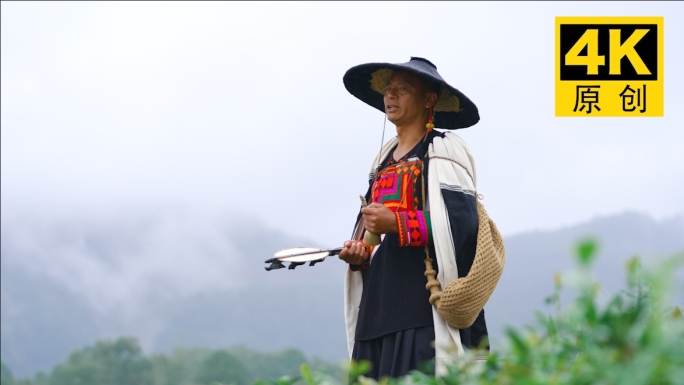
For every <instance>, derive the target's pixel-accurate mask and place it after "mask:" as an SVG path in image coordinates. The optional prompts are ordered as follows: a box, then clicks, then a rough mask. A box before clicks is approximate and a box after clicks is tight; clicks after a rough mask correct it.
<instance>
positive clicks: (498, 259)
mask: <svg viewBox="0 0 684 385" xmlns="http://www.w3.org/2000/svg"><path fill="white" fill-rule="evenodd" d="M475 200H476V202H477V214H478V229H477V245H476V247H475V259H474V260H473V265H472V267H471V268H470V271H469V272H468V275H467V276H465V277H462V278H458V279H455V280H453V281H451V282H449V284H447V286H446V288H444V291H442V290H441V287H440V283H439V281H438V280H437V279H436V278H435V274H436V272H435V269H434V268H433V266H432V258H430V256H429V255H428V257H427V258H426V259H425V276H426V277H427V281H428V282H427V285H425V287H426V288H427V289H428V290H429V291H430V303H431V304H432V305H433V306H435V307H436V308H437V311H438V312H439V314H440V315H441V316H442V318H444V320H445V321H446V322H447V323H448V324H449V325H451V326H453V327H454V328H456V329H465V328H468V327H470V326H471V325H472V324H473V322H475V319H476V318H477V316H478V314H479V313H480V310H482V308H483V307H484V305H485V304H486V303H487V301H488V300H489V297H491V295H492V293H493V292H494V289H495V288H496V284H497V283H498V282H499V278H501V273H502V272H503V269H504V264H505V262H506V255H505V254H506V253H505V250H504V243H503V239H502V238H501V234H500V233H499V230H498V229H497V228H496V224H494V221H492V219H491V218H489V216H488V215H487V211H486V210H485V208H484V205H482V203H480V201H479V200H477V198H476V199H475ZM457 258H458V256H457Z"/></svg>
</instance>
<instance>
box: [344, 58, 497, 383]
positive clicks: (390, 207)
mask: <svg viewBox="0 0 684 385" xmlns="http://www.w3.org/2000/svg"><path fill="white" fill-rule="evenodd" d="M344 84H345V87H346V88H347V90H348V91H349V92H350V93H351V94H352V95H354V96H356V97H357V98H359V99H361V100H362V101H364V102H365V103H367V104H369V105H371V106H373V107H375V108H376V109H378V110H380V111H382V112H383V113H385V114H386V116H387V119H388V120H390V121H391V122H392V123H394V125H395V126H396V129H397V136H396V137H395V138H392V139H391V140H389V141H388V143H386V144H385V145H384V146H383V147H382V149H381V151H380V153H379V154H378V155H377V156H376V157H375V159H374V161H373V163H372V166H371V170H370V180H369V189H368V192H367V193H366V196H365V199H366V201H367V202H369V203H370V205H368V206H367V207H364V208H363V209H362V210H361V212H360V213H359V217H358V220H357V224H356V226H355V230H354V236H353V240H350V241H347V242H345V243H344V249H343V250H342V252H341V253H340V258H341V259H342V260H344V261H346V262H347V263H348V264H349V265H348V266H349V268H348V269H347V276H346V280H345V318H346V323H347V338H348V343H349V351H350V355H351V358H352V359H354V360H357V361H358V360H369V361H370V362H371V363H372V364H373V368H372V369H371V372H370V373H369V374H368V375H367V376H369V377H372V378H376V379H379V378H381V377H384V376H391V377H398V376H402V375H404V374H406V373H408V372H409V371H410V370H413V369H418V368H419V367H421V364H422V363H424V362H430V361H431V360H432V359H435V358H436V365H437V367H436V370H437V372H438V374H439V373H440V372H443V371H444V363H445V362H447V361H448V360H449V359H451V358H453V356H454V354H455V355H458V354H460V353H462V352H463V349H464V348H471V347H477V346H478V345H479V344H480V342H481V341H483V340H484V339H485V337H486V336H487V329H486V326H485V320H484V310H479V309H478V313H477V314H475V315H474V316H476V317H477V318H476V319H475V321H474V323H472V325H470V326H468V327H464V328H462V329H458V328H454V327H452V326H450V324H448V323H447V322H446V321H444V319H442V318H441V317H440V314H439V313H438V311H437V310H436V309H435V307H434V306H432V304H434V300H435V298H436V297H438V295H432V296H431V291H433V294H434V289H435V288H434V286H436V285H438V284H437V283H436V282H437V280H435V279H434V278H435V275H436V277H437V279H438V280H439V282H440V283H441V285H442V287H444V285H445V284H447V283H449V282H451V281H454V280H456V279H457V278H459V277H465V276H466V275H467V274H468V272H469V270H470V269H471V266H472V264H473V259H474V257H475V251H476V250H475V249H476V243H477V242H476V239H477V234H478V206H477V205H476V195H477V193H476V188H475V185H476V179H475V177H476V175H475V166H474V161H473V158H472V155H471V154H470V151H469V149H468V147H467V145H466V144H465V142H464V141H463V140H462V139H461V138H460V137H458V136H457V135H455V134H453V133H451V132H440V131H436V130H434V128H440V129H446V130H455V129H459V128H466V127H470V126H472V125H474V124H476V123H477V122H478V121H479V119H480V118H479V114H478V111H477V107H476V106H475V104H474V103H473V102H471V101H470V99H468V98H467V97H466V96H465V95H464V94H463V93H461V92H460V91H459V90H457V89H456V88H454V87H452V86H451V85H449V84H448V83H447V82H445V81H444V79H442V77H441V76H440V75H439V73H437V68H436V66H435V65H433V64H432V63H431V62H430V61H428V60H426V59H423V58H417V57H412V58H411V60H410V61H409V62H407V63H401V64H391V63H370V64H363V65H359V66H356V67H353V68H351V69H350V70H349V71H347V73H346V74H345V75H344ZM383 135H384V133H383ZM364 232H365V233H366V234H364ZM368 233H371V234H379V235H381V236H382V240H381V241H380V240H378V242H377V243H379V245H377V246H375V247H371V246H369V245H368V243H375V242H369V241H368V239H372V237H369V236H368V235H371V234H368ZM362 239H366V242H365V243H364V242H363V241H362ZM433 268H434V270H433ZM426 276H427V277H428V279H429V278H430V277H432V279H433V281H432V282H434V284H433V283H429V284H428V285H427V286H428V289H429V290H431V291H428V290H426ZM431 303H432V304H431ZM432 341H435V348H433V347H432ZM485 344H486V343H485ZM487 348H488V346H487Z"/></svg>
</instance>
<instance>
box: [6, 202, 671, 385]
mask: <svg viewBox="0 0 684 385" xmlns="http://www.w3.org/2000/svg"><path fill="white" fill-rule="evenodd" d="M136 213H137V214H133V213H132V212H127V211H125V210H124V211H118V212H116V213H112V214H110V215H108V216H101V215H98V216H97V217H96V218H97V219H92V218H88V217H87V216H81V217H80V218H79V217H73V216H72V217H67V216H64V217H62V218H61V219H57V218H56V217H52V218H53V219H52V220H45V219H44V218H40V217H37V216H30V215H24V216H19V215H16V216H8V215H5V216H4V217H3V223H2V345H1V347H2V358H3V361H4V362H6V363H7V364H8V365H9V366H10V367H11V368H12V370H13V371H14V373H16V374H17V375H20V376H21V375H29V374H32V373H33V372H34V371H35V370H38V369H43V370H49V369H51V368H52V366H53V365H54V364H56V363H57V362H60V361H62V360H64V359H65V358H66V356H67V354H68V352H69V351H70V350H71V349H74V348H77V347H81V346H84V345H87V344H90V343H92V342H94V340H95V339H97V338H105V337H115V336H119V335H133V336H136V337H138V338H139V339H140V341H141V344H142V346H143V348H144V349H145V351H147V352H150V351H168V350H170V349H172V348H173V347H175V346H207V347H213V348H219V347H225V346H230V345H234V344H245V345H247V346H249V347H251V348H255V349H262V350H274V349H281V348H286V347H295V348H299V349H302V351H304V352H305V353H306V354H308V355H310V356H319V357H322V358H325V359H328V360H339V359H344V358H345V357H346V344H345V334H344V315H343V312H342V300H343V293H342V286H343V272H344V269H345V266H344V264H343V263H341V262H340V261H338V260H334V259H333V260H330V261H326V262H324V263H321V264H318V265H316V266H315V267H313V268H312V267H308V266H302V267H298V268H297V269H296V270H295V271H290V270H278V271H272V272H268V273H267V272H265V271H264V270H263V267H264V266H265V265H264V263H263V260H264V259H266V258H268V257H269V256H270V255H272V254H273V252H274V251H275V250H278V249H281V248H285V247H292V246H297V245H314V246H316V245H315V242H313V241H310V240H306V239H302V238H298V237H297V236H296V235H293V234H286V233H283V232H280V231H276V230H273V229H269V228H266V227H264V226H263V225H262V224H260V223H258V222H255V221H250V220H249V219H247V217H246V216H244V215H240V214H239V213H229V212H199V211H197V210H195V211H189V210H185V209H182V208H175V209H167V210H159V211H155V210H149V211H148V212H140V211H136ZM590 234H591V235H595V236H597V237H599V238H600V239H601V240H602V246H601V256H600V258H599V260H598V262H597V264H596V269H595V272H596V275H597V276H598V277H599V278H600V279H601V280H602V281H603V283H604V290H605V291H606V292H611V291H615V290H618V288H619V287H621V284H622V282H623V281H624V268H623V266H624V263H623V261H624V260H626V259H627V258H629V257H631V256H632V255H633V254H634V253H640V254H641V255H642V256H643V257H644V262H645V263H650V261H651V260H653V259H654V258H656V257H657V256H665V255H668V254H671V253H673V252H676V251H679V250H684V217H682V216H678V217H673V218H670V219H667V220H663V221H660V222H654V221H653V220H652V219H650V218H649V217H648V216H645V215H641V214H638V213H623V214H619V215H613V216H608V217H600V218H595V219H593V220H591V221H589V222H586V223H583V224H580V225H577V226H572V227H567V228H563V229H558V230H555V231H545V232H533V233H525V234H520V235H516V236H510V237H507V239H506V247H507V265H506V270H505V272H504V276H503V277H502V280H501V282H500V284H499V287H498V288H497V290H496V292H495V293H494V296H493V297H492V299H491V300H490V302H489V303H488V304H487V306H486V307H485V309H486V311H487V317H488V325H489V328H490V333H491V335H492V338H493V340H494V342H495V343H494V346H496V339H497V338H499V337H500V336H501V335H502V331H503V328H504V326H505V325H507V324H512V325H520V324H523V323H528V322H531V321H532V320H533V317H532V311H533V309H541V308H543V307H544V305H543V299H544V297H545V296H547V295H548V294H550V293H551V291H552V288H553V284H552V281H553V273H554V272H555V271H562V270H567V269H568V268H570V267H571V266H572V260H571V258H570V254H571V246H572V243H573V242H574V241H575V240H576V239H578V237H582V236H586V235H590ZM317 246H328V245H317Z"/></svg>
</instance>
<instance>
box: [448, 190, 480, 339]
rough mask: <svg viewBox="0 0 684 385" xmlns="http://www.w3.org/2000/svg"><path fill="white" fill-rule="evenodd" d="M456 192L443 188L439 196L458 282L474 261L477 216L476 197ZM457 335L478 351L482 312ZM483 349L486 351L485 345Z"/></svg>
mask: <svg viewBox="0 0 684 385" xmlns="http://www.w3.org/2000/svg"><path fill="white" fill-rule="evenodd" d="M443 187H444V186H443ZM457 190H458V188H449V187H444V188H442V196H443V197H444V204H445V206H446V208H447V216H448V218H449V226H450V228H451V237H452V240H453V243H454V254H455V255H456V266H458V276H459V278H460V277H465V276H466V275H468V273H469V272H470V268H471V267H472V265H473V260H474V259H475V247H476V245H477V228H478V215H477V203H476V200H475V199H476V198H475V195H474V194H471V193H469V192H464V191H457ZM460 334H461V343H462V344H463V346H464V347H465V348H470V349H475V348H477V347H479V345H480V343H481V342H482V340H483V339H485V338H487V337H488V333H487V324H486V322H485V316H484V309H482V310H481V311H480V314H478V316H477V318H476V319H475V322H474V323H473V325H472V326H470V327H469V328H466V329H461V330H460ZM485 348H486V349H487V350H489V343H488V342H487V344H486V346H485Z"/></svg>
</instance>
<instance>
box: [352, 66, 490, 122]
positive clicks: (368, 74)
mask: <svg viewBox="0 0 684 385" xmlns="http://www.w3.org/2000/svg"><path fill="white" fill-rule="evenodd" d="M394 71H410V72H413V73H415V74H417V75H418V76H421V77H423V78H425V79H427V80H428V81H430V82H433V83H436V84H439V92H438V93H437V102H436V103H435V108H434V112H435V127H437V128H444V129H448V130H455V129H457V128H466V127H470V126H472V125H474V124H475V123H477V122H478V121H479V120H480V114H479V113H478V112H477V106H475V103H473V102H472V101H471V100H470V99H468V97H467V96H465V95H464V94H463V93H462V92H461V91H459V90H457V89H456V88H454V87H452V86H450V85H449V84H448V83H447V82H446V81H444V79H442V77H441V76H440V75H439V73H437V66H435V65H434V64H432V63H431V62H430V61H429V60H427V59H423V58H421V57H411V60H409V61H408V62H406V63H401V64H392V63H368V64H361V65H358V66H356V67H352V68H350V69H349V70H348V71H347V73H345V74H344V78H343V80H344V86H345V87H346V88H347V91H349V92H350V93H351V94H352V95H354V96H356V97H357V98H359V99H361V100H362V101H364V102H366V103H367V104H369V105H371V106H373V107H375V108H377V109H378V110H380V111H382V112H385V102H384V101H383V95H384V93H385V86H386V84H387V81H388V80H389V78H390V76H392V73H393V72H394Z"/></svg>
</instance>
